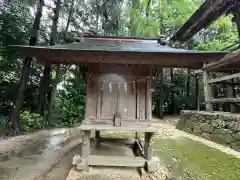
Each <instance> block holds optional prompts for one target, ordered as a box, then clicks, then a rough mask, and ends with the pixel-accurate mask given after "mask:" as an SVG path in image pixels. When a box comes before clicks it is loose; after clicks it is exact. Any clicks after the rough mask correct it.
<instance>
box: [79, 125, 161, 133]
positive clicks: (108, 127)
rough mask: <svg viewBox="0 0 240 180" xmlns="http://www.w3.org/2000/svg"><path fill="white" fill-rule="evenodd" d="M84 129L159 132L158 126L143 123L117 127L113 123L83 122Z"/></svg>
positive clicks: (82, 127) (81, 127)
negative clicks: (142, 124) (143, 124)
mask: <svg viewBox="0 0 240 180" xmlns="http://www.w3.org/2000/svg"><path fill="white" fill-rule="evenodd" d="M80 129H82V130H83V131H87V130H96V131H118V132H150V133H154V132H157V128H154V127H151V126H141V125H129V126H121V127H116V126H112V125H102V124H83V125H81V126H80Z"/></svg>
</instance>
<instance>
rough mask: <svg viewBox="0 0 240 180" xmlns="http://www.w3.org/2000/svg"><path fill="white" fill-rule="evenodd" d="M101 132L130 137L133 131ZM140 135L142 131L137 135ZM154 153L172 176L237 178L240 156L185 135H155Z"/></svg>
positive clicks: (178, 179)
mask: <svg viewBox="0 0 240 180" xmlns="http://www.w3.org/2000/svg"><path fill="white" fill-rule="evenodd" d="M102 135H103V136H108V137H122V138H133V137H134V133H108V132H107V133H104V134H102ZM140 136H141V137H143V134H141V135H140ZM153 142H154V149H155V150H154V156H157V157H158V158H159V159H160V161H162V162H163V163H164V164H165V165H166V166H167V167H168V168H169V169H170V170H171V172H172V177H173V179H174V180H239V179H240V159H238V158H236V157H234V156H231V155H228V154H226V153H224V152H221V151H219V150H217V149H214V148H211V147H209V146H207V145H205V144H202V143H200V142H196V141H194V140H191V139H188V138H176V139H173V138H161V137H159V136H158V137H155V138H154V139H153Z"/></svg>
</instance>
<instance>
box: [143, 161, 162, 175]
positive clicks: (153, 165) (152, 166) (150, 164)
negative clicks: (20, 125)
mask: <svg viewBox="0 0 240 180" xmlns="http://www.w3.org/2000/svg"><path fill="white" fill-rule="evenodd" d="M159 163H160V161H159V159H158V158H155V157H153V158H152V159H151V160H149V161H147V162H146V168H147V171H148V172H149V173H154V172H156V171H157V170H158V166H159Z"/></svg>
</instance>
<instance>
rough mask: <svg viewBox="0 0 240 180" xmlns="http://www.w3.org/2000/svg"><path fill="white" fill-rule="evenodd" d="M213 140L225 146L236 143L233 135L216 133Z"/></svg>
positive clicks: (212, 136)
mask: <svg viewBox="0 0 240 180" xmlns="http://www.w3.org/2000/svg"><path fill="white" fill-rule="evenodd" d="M211 139H212V140H213V141H214V142H217V143H220V144H223V145H226V144H228V143H232V142H234V141H236V140H235V139H234V138H233V137H232V135H231V134H215V133H214V134H212V135H211Z"/></svg>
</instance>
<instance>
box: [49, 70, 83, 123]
mask: <svg viewBox="0 0 240 180" xmlns="http://www.w3.org/2000/svg"><path fill="white" fill-rule="evenodd" d="M66 74H67V76H68V78H67V79H66V81H65V83H64V84H63V86H62V88H61V89H60V90H58V93H57V99H56V101H57V102H56V108H55V112H54V117H53V119H54V120H53V121H54V126H57V127H69V126H75V125H77V124H80V123H81V122H82V120H83V118H84V113H85V83H84V80H83V79H82V77H81V75H80V74H79V73H77V74H75V75H73V71H72V70H70V71H68V72H67V73H66ZM76 76H78V77H76Z"/></svg>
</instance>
